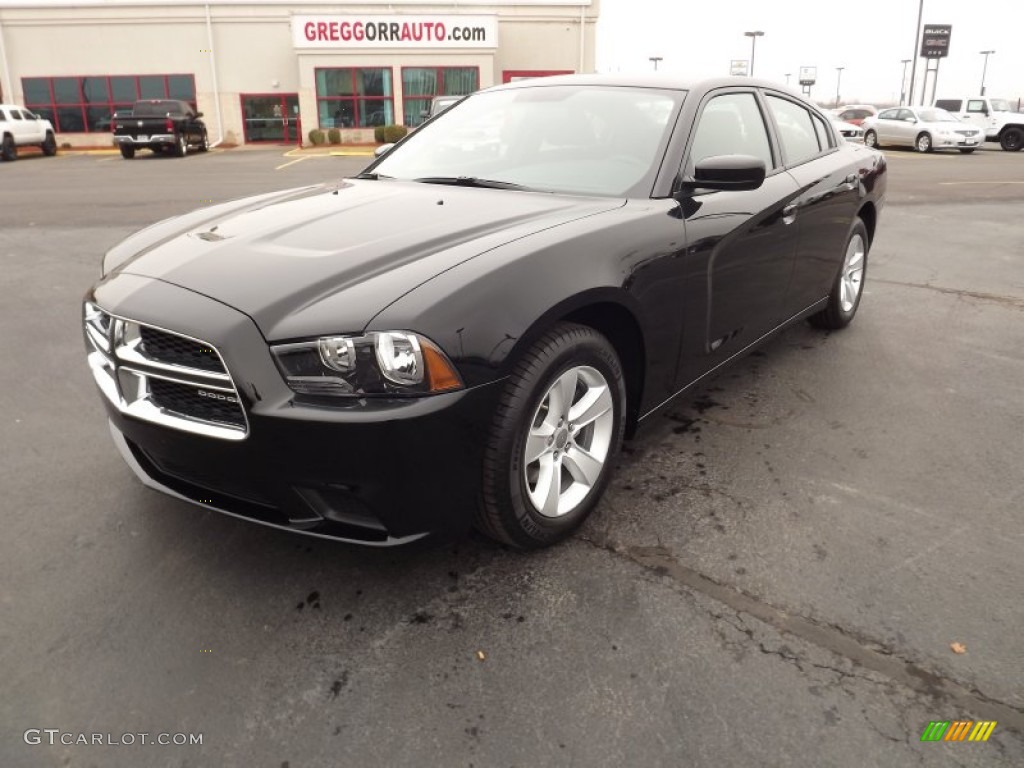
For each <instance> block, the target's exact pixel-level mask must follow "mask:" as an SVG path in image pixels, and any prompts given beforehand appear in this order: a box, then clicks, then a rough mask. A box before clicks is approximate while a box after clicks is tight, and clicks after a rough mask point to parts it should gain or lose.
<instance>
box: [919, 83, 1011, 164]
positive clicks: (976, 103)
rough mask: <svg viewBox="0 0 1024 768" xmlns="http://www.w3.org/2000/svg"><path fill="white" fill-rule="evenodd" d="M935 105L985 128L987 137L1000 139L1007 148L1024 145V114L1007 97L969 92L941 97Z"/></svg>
mask: <svg viewBox="0 0 1024 768" xmlns="http://www.w3.org/2000/svg"><path fill="white" fill-rule="evenodd" d="M935 106H936V107H939V108H941V109H944V110H946V111H947V112H952V113H953V114H954V115H956V116H958V117H959V118H960V119H961V120H963V121H964V122H967V123H974V124H975V125H976V126H978V127H979V128H981V130H983V131H984V132H985V139H986V140H987V141H998V142H999V146H1001V147H1002V148H1003V149H1004V150H1006V151H1007V152H1019V151H1020V150H1021V149H1022V148H1024V115H1022V114H1021V113H1019V112H1014V111H1013V105H1012V104H1010V102H1008V101H1007V100H1006V99H990V98H988V97H987V96H968V97H967V98H964V99H938V100H937V101H936V102H935Z"/></svg>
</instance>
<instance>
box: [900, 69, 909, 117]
mask: <svg viewBox="0 0 1024 768" xmlns="http://www.w3.org/2000/svg"><path fill="white" fill-rule="evenodd" d="M909 63H910V59H901V60H900V64H902V65H903V79H902V80H900V106H901V107H902V106H903V102H904V100H905V99H906V98H907V64H909Z"/></svg>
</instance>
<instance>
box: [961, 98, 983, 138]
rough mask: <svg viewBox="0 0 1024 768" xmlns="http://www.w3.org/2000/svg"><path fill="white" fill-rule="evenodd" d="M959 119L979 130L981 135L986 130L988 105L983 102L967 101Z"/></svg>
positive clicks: (980, 100) (981, 100)
mask: <svg viewBox="0 0 1024 768" xmlns="http://www.w3.org/2000/svg"><path fill="white" fill-rule="evenodd" d="M960 119H961V120H966V121H967V122H969V123H971V124H972V125H974V126H976V127H978V128H980V129H981V132H982V133H984V132H985V131H986V130H988V124H989V116H988V105H987V104H986V103H985V100H984V99H968V100H967V104H966V105H965V109H964V111H963V112H961V113H960Z"/></svg>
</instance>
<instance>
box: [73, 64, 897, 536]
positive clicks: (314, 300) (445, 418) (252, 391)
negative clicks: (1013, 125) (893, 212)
mask: <svg viewBox="0 0 1024 768" xmlns="http://www.w3.org/2000/svg"><path fill="white" fill-rule="evenodd" d="M496 115H500V125H499V127H498V136H499V140H500V142H501V148H500V151H499V152H494V151H492V150H490V149H488V148H484V147H483V145H480V144H468V145H467V144H464V143H461V142H459V141H457V140H455V141H453V140H452V138H451V137H453V136H457V135H459V134H460V133H472V132H474V131H476V130H478V129H481V127H482V126H489V125H491V123H492V122H493V121H494V120H495V116H496ZM886 182H887V170H886V161H885V158H884V156H883V155H882V154H881V153H879V152H876V151H873V150H870V149H867V148H866V147H863V146H857V145H854V144H848V143H846V142H843V141H842V140H841V139H840V137H838V136H837V135H836V133H835V131H834V130H833V129H832V127H831V124H830V122H829V120H828V119H827V118H826V117H825V116H824V115H823V114H822V113H821V112H820V111H819V110H818V109H817V108H816V107H815V106H813V105H812V104H810V103H808V102H807V101H805V100H803V99H802V98H800V97H799V96H798V95H796V94H795V93H792V92H790V91H788V90H783V89H781V88H779V87H777V86H775V85H773V84H770V83H767V82H765V81H760V80H752V79H749V78H737V77H731V78H721V79H717V80H710V81H704V82H694V83H688V82H684V81H678V80H669V79H665V80H660V79H659V80H653V79H650V78H621V77H604V76H597V75H592V76H582V75H581V76H565V77H551V78H545V79H543V80H536V79H535V80H525V81H521V82H518V83H511V84H508V85H504V86H498V87H495V88H491V89H488V90H486V91H481V92H479V93H476V94H474V95H472V96H469V97H468V98H467V99H466V100H465V101H463V102H462V103H460V104H459V106H458V107H457V108H455V109H451V110H449V111H447V112H445V113H444V114H442V115H440V116H438V117H437V118H436V119H434V120H432V121H431V122H429V123H428V124H426V125H424V126H423V127H422V128H421V129H420V130H418V131H416V132H415V133H411V134H409V136H407V137H406V138H405V139H403V140H402V141H401V142H400V143H398V144H397V145H395V146H394V147H393V148H392V150H391V151H390V152H389V153H388V154H386V155H384V156H383V157H381V158H379V159H378V160H376V161H374V162H373V163H372V164H371V165H370V166H368V167H367V169H366V170H365V171H364V172H363V173H361V174H359V175H358V176H356V177H354V178H351V179H346V180H342V181H340V182H335V183H331V184H325V185H318V186H311V187H303V188H299V189H294V190H289V191H284V192H274V193H269V194H264V195H261V196H258V197H253V198H248V199H244V200H238V201H235V202H231V203H223V204H220V205H217V206H213V207H206V208H203V209H201V210H199V211H196V212H194V213H191V214H187V215H185V216H182V217H178V218H174V219H169V220H167V221H164V222H162V223H159V224H155V225H153V226H150V227H148V228H147V229H144V230H142V231H141V232H139V233H137V234H135V235H133V236H131V237H129V238H128V239H127V240H126V241H124V242H123V243H121V244H120V245H118V246H115V247H114V248H113V249H112V250H110V251H109V252H108V253H107V254H106V256H105V257H104V259H103V267H102V278H101V279H100V281H99V282H97V283H96V284H95V285H94V286H93V287H92V288H91V289H89V291H88V292H87V294H86V296H85V299H84V317H83V321H84V335H85V344H86V350H87V356H88V365H89V368H90V369H91V371H92V374H93V376H94V377H95V380H96V383H97V385H98V387H99V390H100V392H101V393H102V395H101V399H102V401H103V403H104V405H105V407H106V413H107V416H108V419H109V422H110V428H111V434H112V435H113V438H114V441H115V443H116V444H117V446H118V448H119V449H120V451H121V454H122V455H123V457H124V458H125V461H126V462H127V463H128V464H129V465H130V466H131V468H132V469H133V470H134V472H135V473H136V474H137V475H138V477H139V478H140V479H141V481H142V482H143V483H145V484H146V485H148V486H150V487H152V488H155V489H157V490H160V491H163V492H164V493H167V494H170V495H172V496H175V497H177V498H179V499H181V500H184V501H189V502H192V503H195V504H198V505H200V506H202V507H204V508H206V509H213V510H218V511H222V512H225V513H228V514H231V515H235V516H240V517H243V518H248V519H251V520H256V521H259V522H262V523H265V524H268V525H271V526H276V527H279V528H283V529H288V530H292V531H300V532H304V533H308V534H313V535H320V536H327V537H333V538H338V539H342V540H346V541H350V542H360V543H364V544H371V545H378V546H384V545H393V544H403V543H407V542H410V541H414V540H417V539H421V538H423V537H426V536H428V535H429V534H431V533H434V534H445V535H451V534H457V533H460V532H462V531H463V530H464V529H465V528H466V527H467V526H468V525H469V524H470V523H471V522H475V523H476V524H477V525H478V526H479V527H480V528H481V529H482V530H483V531H485V532H486V533H488V534H489V535H491V536H493V537H494V538H496V539H498V540H500V541H504V542H506V543H508V544H510V545H513V546H516V547H522V548H531V547H540V546H544V545H547V544H551V543H553V542H556V541H558V540H560V539H563V538H565V537H566V536H568V535H569V534H570V533H571V532H572V531H573V530H574V529H575V528H576V527H577V526H579V525H580V524H581V523H582V522H583V520H584V519H585V518H586V517H587V515H588V514H589V513H590V511H591V510H592V509H593V508H594V506H595V505H596V504H597V502H598V500H599V499H600V497H601V495H602V493H603V492H604V489H605V487H606V486H607V484H608V481H609V477H610V475H611V473H612V468H613V465H614V464H615V462H616V454H617V452H618V450H619V447H620V442H621V440H622V438H623V435H624V434H627V433H631V432H632V431H633V430H635V429H636V428H637V427H638V425H639V424H641V423H643V422H645V421H652V420H653V419H654V416H655V415H656V414H658V413H659V412H662V411H663V410H664V409H665V408H667V407H669V406H670V404H671V403H672V402H673V400H674V399H675V398H677V397H678V396H681V395H685V394H686V393H687V392H690V391H692V390H693V389H694V387H696V386H697V385H698V383H699V382H702V381H704V380H705V377H707V376H708V375H710V374H713V373H715V372H718V371H720V370H722V369H723V367H724V366H726V365H728V364H729V363H731V362H732V361H734V360H736V359H738V358H740V357H741V356H743V355H744V354H746V353H748V352H749V351H751V350H752V349H754V348H756V347H757V346H758V345H759V344H761V343H763V342H764V341H765V340H766V339H768V338H770V337H771V336H772V335H773V334H774V333H776V332H778V331H780V330H781V329H782V328H784V327H786V326H788V325H790V324H792V323H795V322H798V321H800V320H802V319H805V318H806V319H809V320H810V321H811V322H812V323H813V324H814V325H816V326H818V327H821V328H826V329H839V328H842V327H844V326H846V325H847V324H848V323H850V321H851V320H853V318H854V316H855V314H856V313H857V309H858V306H859V304H860V301H861V296H862V287H863V284H864V276H865V270H866V268H867V262H868V252H869V249H870V246H871V242H872V240H873V238H874V236H875V231H876V227H877V222H878V217H879V214H880V210H881V208H882V205H883V200H884V195H885V190H886ZM396 222H399V223H400V226H396V225H395V224H396Z"/></svg>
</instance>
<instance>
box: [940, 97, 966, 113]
mask: <svg viewBox="0 0 1024 768" xmlns="http://www.w3.org/2000/svg"><path fill="white" fill-rule="evenodd" d="M960 103H961V102H960V99H939V100H938V101H936V102H935V106H936V107H938V108H939V109H945V110H947V111H949V112H959V111H960Z"/></svg>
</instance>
